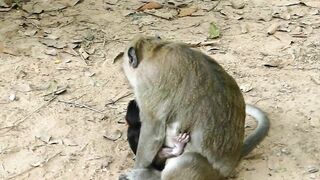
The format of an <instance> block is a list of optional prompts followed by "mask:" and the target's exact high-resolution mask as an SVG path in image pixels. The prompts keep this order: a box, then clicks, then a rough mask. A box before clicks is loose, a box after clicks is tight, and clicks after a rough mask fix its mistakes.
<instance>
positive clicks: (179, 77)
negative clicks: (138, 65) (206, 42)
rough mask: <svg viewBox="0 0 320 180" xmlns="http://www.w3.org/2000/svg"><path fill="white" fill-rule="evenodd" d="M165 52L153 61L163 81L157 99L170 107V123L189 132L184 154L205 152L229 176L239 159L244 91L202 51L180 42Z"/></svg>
mask: <svg viewBox="0 0 320 180" xmlns="http://www.w3.org/2000/svg"><path fill="white" fill-rule="evenodd" d="M161 49H162V51H166V53H162V54H163V55H164V56H165V57H162V58H159V59H154V61H158V62H157V63H159V65H158V67H159V77H160V79H159V86H155V88H157V89H156V91H160V92H161V93H159V94H161V95H162V96H161V99H159V100H160V101H163V102H169V103H167V104H170V105H169V108H168V109H169V111H168V114H167V116H168V118H167V121H168V124H170V121H176V120H178V122H181V124H180V131H181V132H190V133H191V134H190V135H191V142H190V143H188V145H187V147H186V151H190V152H199V153H201V154H202V155H204V156H206V158H207V159H208V160H209V162H210V163H212V164H213V165H214V166H216V167H217V168H219V169H221V171H222V173H225V174H228V173H229V171H231V170H232V169H233V168H234V167H235V166H236V165H237V163H238V161H239V159H240V153H241V148H242V144H243V139H244V122H245V102H244V99H243V96H242V93H241V91H240V88H239V87H238V85H237V83H236V82H235V80H234V79H233V78H232V77H231V76H230V75H229V74H228V73H227V72H226V71H225V70H224V69H223V68H222V67H221V66H220V65H219V64H218V63H217V62H216V61H215V60H213V59H212V58H210V57H209V56H207V55H205V54H203V53H201V52H200V51H197V50H193V49H191V48H189V47H187V46H186V45H183V44H178V43H171V44H166V45H164V46H162V47H161V48H160V49H159V52H161ZM154 57H157V56H156V55H155V56H154ZM160 104H161V103H160ZM159 108H160V107H159Z"/></svg>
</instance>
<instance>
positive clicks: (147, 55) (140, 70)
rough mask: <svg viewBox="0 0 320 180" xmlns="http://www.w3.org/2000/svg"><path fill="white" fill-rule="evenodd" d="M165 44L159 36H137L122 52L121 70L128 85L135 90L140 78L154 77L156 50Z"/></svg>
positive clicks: (155, 72)
mask: <svg viewBox="0 0 320 180" xmlns="http://www.w3.org/2000/svg"><path fill="white" fill-rule="evenodd" d="M164 44H166V43H165V42H164V41H162V40H161V38H160V37H159V36H155V37H151V36H142V35H138V36H136V37H134V38H133V40H132V41H131V42H130V43H129V45H128V46H127V48H126V49H125V51H124V55H123V70H124V73H125V75H126V77H127V78H128V80H129V82H130V84H131V85H132V86H133V87H134V88H135V87H136V86H137V85H138V83H140V82H141V80H140V79H141V78H143V77H147V74H149V75H156V74H157V69H156V67H155V64H154V63H153V62H152V61H154V55H155V54H156V53H157V52H156V51H157V49H158V48H159V47H161V46H162V45H164Z"/></svg>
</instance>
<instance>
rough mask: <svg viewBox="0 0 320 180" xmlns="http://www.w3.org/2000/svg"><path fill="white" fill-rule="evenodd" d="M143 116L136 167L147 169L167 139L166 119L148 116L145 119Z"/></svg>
mask: <svg viewBox="0 0 320 180" xmlns="http://www.w3.org/2000/svg"><path fill="white" fill-rule="evenodd" d="M143 118H146V117H144V116H143V115H142V116H141V122H142V126H141V130H140V136H139V143H138V149H137V154H136V161H135V164H134V168H135V169H145V168H148V167H150V165H151V164H152V162H153V161H154V159H155V157H156V156H157V154H158V152H159V150H160V149H161V148H162V146H163V143H164V140H165V135H166V134H165V132H166V127H165V121H163V122H162V121H159V120H157V119H152V118H148V120H149V122H148V121H144V120H143Z"/></svg>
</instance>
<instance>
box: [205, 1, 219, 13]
mask: <svg viewBox="0 0 320 180" xmlns="http://www.w3.org/2000/svg"><path fill="white" fill-rule="evenodd" d="M220 2H221V0H219V1H218V2H217V4H216V5H214V6H213V7H212V8H211V9H209V10H208V12H209V11H212V10H213V9H215V8H216V7H217V6H218V5H219V4H220Z"/></svg>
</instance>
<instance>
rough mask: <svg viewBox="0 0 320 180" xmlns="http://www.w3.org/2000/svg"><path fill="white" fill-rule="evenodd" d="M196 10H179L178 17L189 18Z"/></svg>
mask: <svg viewBox="0 0 320 180" xmlns="http://www.w3.org/2000/svg"><path fill="white" fill-rule="evenodd" d="M197 10H198V8H197V7H186V8H181V9H180V10H179V14H178V16H179V17H185V16H191V15H192V13H194V12H196V11H197Z"/></svg>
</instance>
